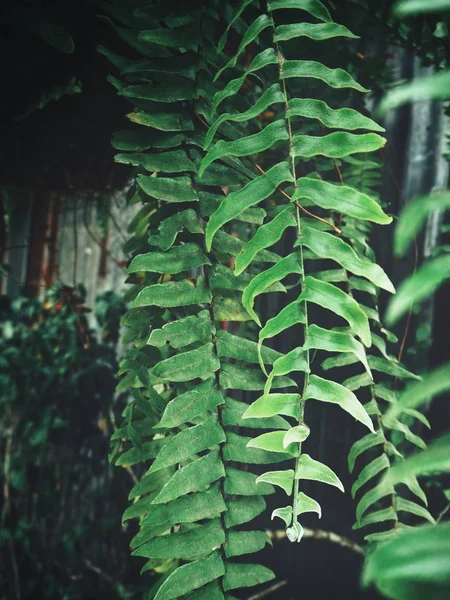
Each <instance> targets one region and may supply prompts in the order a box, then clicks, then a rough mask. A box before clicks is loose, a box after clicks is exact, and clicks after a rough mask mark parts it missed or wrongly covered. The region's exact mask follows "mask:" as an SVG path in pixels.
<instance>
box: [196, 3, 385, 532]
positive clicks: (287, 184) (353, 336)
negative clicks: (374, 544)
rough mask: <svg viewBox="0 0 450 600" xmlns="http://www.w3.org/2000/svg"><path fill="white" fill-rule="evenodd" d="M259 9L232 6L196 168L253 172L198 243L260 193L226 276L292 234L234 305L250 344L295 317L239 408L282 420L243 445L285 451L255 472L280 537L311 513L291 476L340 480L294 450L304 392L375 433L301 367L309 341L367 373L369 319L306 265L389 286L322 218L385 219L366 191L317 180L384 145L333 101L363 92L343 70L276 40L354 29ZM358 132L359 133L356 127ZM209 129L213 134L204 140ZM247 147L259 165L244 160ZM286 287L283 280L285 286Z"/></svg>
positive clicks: (313, 9) (306, 6)
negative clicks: (268, 307)
mask: <svg viewBox="0 0 450 600" xmlns="http://www.w3.org/2000/svg"><path fill="white" fill-rule="evenodd" d="M258 6H259V3H258V2H251V1H247V2H243V3H240V5H239V7H238V9H237V11H236V13H235V19H234V20H235V21H236V22H237V21H240V20H243V21H244V22H245V24H246V26H245V27H243V30H244V32H245V33H244V34H243V35H242V37H241V41H240V43H239V47H238V49H237V52H236V53H235V54H234V55H233V57H232V58H230V60H229V61H228V63H227V64H226V65H224V67H222V68H221V69H220V70H219V71H218V73H217V75H216V79H219V80H220V81H222V80H225V78H226V77H229V79H228V82H227V83H225V84H224V87H223V89H222V90H221V91H219V92H218V93H217V94H216V95H215V97H214V99H213V102H212V116H214V115H217V111H218V109H221V110H222V112H221V114H220V115H219V116H216V120H215V121H213V123H212V126H211V128H210V131H209V134H208V136H207V140H206V145H207V148H208V152H207V154H206V156H205V158H204V159H203V161H202V165H201V169H200V172H201V173H204V172H207V171H208V169H209V168H211V166H212V165H214V164H216V161H218V160H224V159H227V158H229V157H234V158H236V159H238V160H239V161H241V164H242V165H244V166H245V167H246V168H251V167H252V166H253V167H254V168H256V170H257V171H258V172H259V175H258V177H256V178H255V179H253V180H252V181H250V182H249V183H247V184H246V185H245V186H243V187H242V188H240V189H237V190H236V191H233V192H231V193H229V194H228V195H227V197H226V198H225V199H224V200H223V201H222V203H221V204H220V206H219V207H218V209H217V210H216V211H215V212H214V213H213V214H212V215H211V217H210V219H209V221H208V224H207V228H206V243H207V247H208V248H210V247H211V246H212V244H213V243H214V240H215V238H216V236H217V233H218V231H219V230H220V228H221V227H224V226H225V225H226V224H227V223H229V222H230V221H231V220H232V219H235V218H236V217H237V216H238V215H239V214H240V213H241V212H242V211H244V210H247V209H248V208H250V207H255V206H258V205H261V206H263V205H265V203H267V201H268V199H270V203H271V204H272V209H271V211H270V214H269V215H268V218H267V220H266V221H265V222H264V224H263V225H261V226H260V227H259V228H258V229H257V231H256V233H255V235H254V236H253V238H252V239H251V240H249V241H248V242H247V243H246V244H245V245H244V246H243V248H242V251H241V252H240V253H239V254H238V255H237V257H236V261H235V263H236V265H235V274H236V275H237V276H240V274H241V273H243V272H244V271H246V270H248V272H252V267H253V262H254V260H255V259H256V258H257V257H258V254H259V253H260V252H262V251H264V250H266V249H267V248H270V247H271V246H272V245H274V244H275V243H276V242H277V241H278V240H280V239H281V238H282V236H283V235H285V232H286V230H287V229H288V228H291V227H292V228H294V229H295V231H296V242H295V244H294V247H293V248H292V253H290V254H288V255H287V256H285V257H283V258H282V259H281V260H279V261H278V262H276V264H274V265H273V266H271V267H269V268H268V269H266V270H264V271H262V272H260V271H259V272H258V273H255V274H254V276H253V279H252V281H251V282H250V283H249V284H248V286H247V287H246V288H245V290H244V293H243V304H244V306H245V308H246V309H247V311H248V313H249V315H250V316H251V317H252V319H253V320H254V321H255V322H256V323H257V324H258V325H259V326H260V328H261V329H260V332H259V348H261V346H262V343H263V342H264V341H266V340H269V339H271V338H273V337H275V336H276V335H278V334H280V333H281V332H283V331H286V330H290V329H291V328H293V327H295V326H297V325H299V324H300V325H301V327H302V329H303V334H302V335H303V345H302V346H298V347H295V348H293V349H292V350H291V351H290V352H288V354H286V355H285V356H282V357H280V358H279V359H277V360H276V361H275V362H274V363H273V366H272V367H271V368H270V370H269V372H268V371H267V363H266V361H264V359H263V358H262V356H261V352H260V365H261V367H262V370H263V371H264V372H265V373H266V374H267V373H268V376H267V381H266V385H265V388H264V394H263V395H262V396H260V397H259V398H258V399H257V400H256V401H255V402H254V403H253V404H252V405H251V406H250V407H249V408H248V410H247V411H246V413H245V415H244V417H245V418H249V419H250V418H251V419H258V418H259V419H265V418H268V417H273V416H275V415H282V416H283V417H287V418H288V419H290V421H289V422H290V428H289V429H288V431H285V430H280V429H278V430H274V431H271V432H266V433H264V434H262V435H260V436H258V437H256V438H254V439H252V440H251V441H250V442H249V444H248V445H249V446H250V447H253V448H259V449H263V450H266V451H271V452H275V453H280V456H282V455H283V453H285V452H286V451H288V452H289V453H290V454H292V455H293V457H294V458H293V465H292V468H289V469H287V470H278V471H270V472H268V473H265V474H263V475H262V476H260V477H259V479H258V481H260V482H266V483H271V484H273V485H277V486H279V487H281V488H282V489H283V490H284V491H285V492H286V493H287V495H288V496H292V501H291V504H290V505H288V506H286V507H284V508H280V509H277V510H276V511H275V512H274V516H277V517H280V518H282V519H283V520H284V521H285V523H286V526H287V535H288V537H289V539H290V540H292V541H299V540H300V539H301V537H302V527H301V525H300V523H299V521H298V517H299V516H300V515H301V514H302V513H303V512H310V511H313V512H317V513H319V514H320V512H321V509H320V506H319V505H318V503H317V502H316V501H315V500H314V499H312V498H309V497H308V496H306V494H304V493H303V491H302V488H301V481H302V480H303V479H309V480H316V481H321V482H323V483H327V484H330V485H333V486H336V487H338V488H340V489H343V488H342V484H341V482H340V480H339V479H338V477H337V476H336V474H335V473H334V472H333V471H332V470H331V469H330V468H329V467H327V466H326V465H324V464H322V463H320V462H318V461H316V460H315V459H313V458H312V457H310V456H309V455H308V454H306V453H304V452H303V444H304V442H305V440H306V439H307V437H308V435H309V428H308V426H307V425H306V422H305V403H306V401H307V400H312V399H315V400H319V401H325V402H331V403H334V404H338V405H339V406H341V408H343V410H345V411H346V412H348V413H349V414H350V415H352V416H353V417H354V418H355V419H356V420H358V421H360V422H361V423H363V424H364V425H365V426H366V427H368V428H369V429H370V430H371V431H372V432H373V431H374V426H373V423H372V420H371V418H370V416H369V415H368V413H367V411H366V410H365V409H364V407H363V406H362V404H361V403H360V402H359V400H358V399H357V397H356V396H355V394H354V393H353V392H352V391H351V389H349V387H345V386H343V385H341V384H340V383H338V382H336V381H332V380H327V379H324V378H322V377H320V376H319V375H316V374H315V373H314V372H312V369H311V361H310V352H311V351H313V350H314V351H317V350H322V351H326V352H332V353H334V352H345V353H348V355H350V356H352V357H355V360H359V361H361V363H362V364H363V366H364V368H365V369H366V370H367V377H368V378H369V380H370V381H371V380H372V379H371V377H372V375H371V370H370V367H369V364H368V361H367V359H366V354H365V348H364V346H366V347H370V346H371V333H370V326H369V317H368V316H367V314H366V312H365V311H364V310H363V308H362V307H361V306H360V305H359V303H358V302H357V301H356V300H355V299H354V298H353V297H352V295H351V293H349V290H348V289H347V288H346V287H345V286H343V287H344V289H342V288H341V287H340V286H339V283H340V280H337V282H338V285H335V283H336V280H332V281H331V282H330V281H327V280H326V279H324V278H323V277H322V278H321V277H320V275H319V274H317V275H318V276H316V274H315V271H314V266H312V270H311V269H309V267H310V265H311V264H312V265H314V261H315V260H316V259H318V258H320V259H326V260H331V261H335V262H337V263H338V264H339V266H340V267H341V268H342V269H343V270H345V271H346V272H347V271H348V272H349V273H351V274H353V275H355V276H357V277H362V278H364V280H365V281H368V282H370V284H371V285H374V286H376V287H379V288H383V289H386V290H388V291H390V292H392V291H393V287H392V284H391V283H390V281H389V279H388V278H387V276H386V275H385V273H384V272H383V271H382V269H381V268H380V267H379V266H378V265H377V264H376V263H374V262H371V261H370V260H369V259H368V258H367V257H365V256H364V257H360V256H358V254H357V253H356V252H355V251H354V249H353V248H352V247H351V245H350V244H349V243H348V242H347V241H344V239H342V238H343V237H344V236H337V235H335V233H341V232H340V229H339V228H338V227H337V226H336V225H334V224H333V223H332V218H333V217H332V215H330V214H329V213H330V212H332V213H336V214H338V215H344V216H345V217H348V218H352V219H355V220H361V221H363V222H375V223H379V224H387V223H390V222H391V218H390V217H388V216H387V215H386V214H385V213H384V211H383V210H382V208H381V207H380V205H379V204H378V202H377V201H376V200H375V199H374V198H372V197H371V196H369V195H368V194H366V193H365V190H364V191H361V190H359V189H357V188H355V187H351V186H349V185H341V184H340V183H338V182H334V181H333V180H332V181H327V180H326V179H324V177H323V175H327V174H328V173H329V171H330V169H331V170H333V169H334V167H333V162H334V161H337V160H339V159H348V158H349V157H350V158H351V157H352V156H353V155H354V154H360V153H367V152H371V151H373V150H377V149H379V148H381V147H382V146H383V145H384V144H385V140H384V138H383V137H381V136H380V135H379V134H378V133H375V132H379V131H382V128H381V127H380V126H379V125H377V124H376V123H375V122H374V121H372V120H371V119H369V118H368V117H366V116H364V115H363V114H361V113H360V112H358V111H356V110H354V109H349V108H342V103H344V102H345V100H346V98H347V96H348V93H350V92H352V93H353V92H354V91H357V92H364V91H366V90H365V89H364V88H363V87H362V86H360V85H359V84H358V83H357V82H356V81H355V79H354V78H353V77H352V76H351V75H350V74H349V73H348V72H346V71H344V70H343V69H340V68H329V67H327V66H325V65H324V64H322V63H320V62H317V61H313V60H289V59H287V58H286V57H285V54H284V49H282V46H284V45H285V44H286V47H287V48H289V44H288V42H289V41H291V40H296V41H297V42H302V41H304V40H305V39H308V40H313V41H314V42H313V43H318V42H323V43H326V42H327V41H328V40H331V39H333V40H334V39H339V38H344V39H352V38H354V37H355V36H353V34H351V32H350V31H348V30H347V29H346V28H345V27H341V26H339V25H338V24H336V23H334V22H333V20H332V18H331V16H330V14H329V12H328V10H327V9H326V8H325V6H324V5H323V4H322V3H320V2H318V1H316V0H308V1H305V0H271V1H269V2H268V3H267V6H266V7H264V8H266V9H267V10H265V9H264V8H263V9H262V10H259V9H258ZM291 9H292V10H291ZM294 9H297V10H294ZM299 15H300V19H302V18H306V19H308V21H307V22H297V21H294V22H293V23H292V22H290V23H289V24H286V21H287V20H289V19H296V18H298V16H299ZM310 21H311V22H310ZM224 39H225V38H224ZM250 44H252V49H253V52H252V56H253V58H252V60H251V61H246V66H245V67H240V66H239V58H240V57H241V56H242V54H245V51H246V48H248V46H249V45H250ZM248 63H249V64H248ZM230 73H231V75H230ZM236 75H238V77H236ZM274 81H275V83H273V82H274ZM244 85H247V87H248V86H250V85H253V86H254V90H255V95H256V98H255V103H254V107H253V108H248V109H246V110H244V111H242V110H239V102H238V99H239V96H238V94H239V92H240V90H242V88H243V86H244ZM308 87H309V88H310V91H309V94H308V96H307V97H306V98H305V97H303V94H302V95H301V97H299V96H300V94H299V93H298V90H302V92H303V93H304V90H305V89H308ZM329 89H331V90H332V91H333V93H337V94H339V93H341V96H340V106H339V105H338V106H339V108H331V107H330V106H329V105H328V104H327V103H326V102H325V101H324V100H323V99H322V97H321V96H323V94H324V93H325V95H326V98H328V96H329V94H327V91H328V90H329ZM269 109H270V111H272V113H273V115H274V116H273V119H269V122H268V124H266V126H265V127H263V128H259V127H258V128H256V127H253V128H252V123H251V122H250V123H248V122H249V120H251V119H253V118H254V117H255V115H256V114H257V113H259V112H260V111H266V112H267V111H269ZM230 122H234V123H239V124H242V125H241V127H243V126H244V125H246V126H247V129H246V131H245V132H242V133H241V136H240V137H236V136H234V138H233V139H227V138H224V133H225V132H224V129H223V128H224V125H225V124H229V123H230ZM299 125H300V126H301V127H302V129H299ZM361 129H362V130H366V131H368V133H355V132H357V131H358V130H361ZM327 130H331V131H332V132H331V133H328V132H327ZM241 131H242V130H241ZM305 131H307V132H308V133H304V132H305ZM214 135H215V136H217V137H219V138H221V139H219V140H218V141H217V142H215V143H214V144H213V145H211V143H212V139H213V136H214ZM280 149H282V150H281V152H282V156H283V158H282V159H281V160H280V159H279V154H280ZM256 154H257V155H258V159H257V160H258V162H255V160H254V158H253V157H254V156H255V155H256ZM273 157H275V161H276V162H275V164H273V160H274V158H273ZM324 161H328V166H327V167H326V168H322V165H323V163H324ZM319 163H320V165H319ZM262 165H263V166H262ZM311 211H312V212H311ZM304 215H307V216H304ZM322 215H323V216H322ZM330 231H331V233H330ZM286 278H289V279H288V280H289V281H290V280H293V278H296V280H297V283H296V284H294V288H295V287H297V288H299V292H300V293H299V294H298V295H297V298H296V299H294V301H292V302H291V303H290V304H288V305H287V306H286V307H285V308H283V309H282V310H281V312H279V313H278V314H276V315H274V316H272V317H271V318H269V319H268V320H266V322H265V323H264V325H263V323H262V320H261V317H260V315H259V314H258V309H257V306H256V307H255V302H256V303H257V299H258V296H259V295H260V294H261V293H262V292H263V291H267V289H268V288H269V286H272V285H273V284H274V283H278V282H281V281H284V280H285V279H286ZM289 287H291V288H292V285H290V286H289ZM311 306H320V307H321V308H324V309H326V310H327V311H330V312H331V313H333V314H334V315H335V316H337V317H339V318H340V319H342V320H343V321H344V322H346V323H347V325H348V327H349V329H348V331H345V332H344V331H341V329H340V327H339V326H337V327H333V328H331V329H330V328H327V329H325V328H323V327H321V326H319V325H318V324H317V323H315V322H312V321H311V320H310V318H309V313H310V307H311ZM358 338H359V339H358ZM360 340H361V341H360ZM297 372H300V373H302V377H303V382H302V384H301V385H300V386H299V388H298V390H296V391H295V393H292V392H289V393H285V392H283V393H280V392H276V391H274V386H273V382H274V381H275V380H276V379H275V378H276V377H280V376H287V375H290V374H292V373H297Z"/></svg>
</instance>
